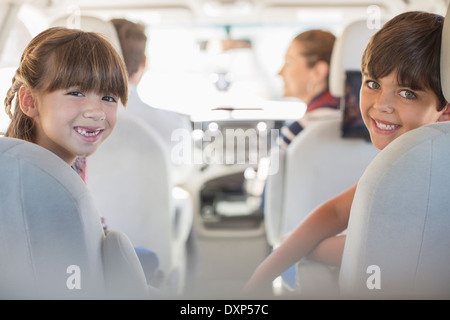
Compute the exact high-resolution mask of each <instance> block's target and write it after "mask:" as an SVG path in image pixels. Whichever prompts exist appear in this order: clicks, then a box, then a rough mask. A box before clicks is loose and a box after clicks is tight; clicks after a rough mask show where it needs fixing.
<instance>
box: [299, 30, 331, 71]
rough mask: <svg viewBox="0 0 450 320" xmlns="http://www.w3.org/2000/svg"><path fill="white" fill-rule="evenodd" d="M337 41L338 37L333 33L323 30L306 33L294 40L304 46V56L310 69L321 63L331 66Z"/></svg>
mask: <svg viewBox="0 0 450 320" xmlns="http://www.w3.org/2000/svg"><path fill="white" fill-rule="evenodd" d="M335 40H336V37H335V36H334V35H333V34H332V33H331V32H328V31H323V30H309V31H305V32H303V33H300V34H299V35H297V36H296V37H295V38H294V41H298V42H301V43H302V44H303V46H304V48H305V52H302V55H303V56H305V57H306V60H307V63H308V66H309V67H310V68H312V67H313V66H314V65H315V64H316V63H317V62H319V61H325V62H326V63H327V64H330V60H331V52H332V51H333V46H334V41H335Z"/></svg>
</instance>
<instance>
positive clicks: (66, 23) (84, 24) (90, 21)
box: [51, 16, 123, 57]
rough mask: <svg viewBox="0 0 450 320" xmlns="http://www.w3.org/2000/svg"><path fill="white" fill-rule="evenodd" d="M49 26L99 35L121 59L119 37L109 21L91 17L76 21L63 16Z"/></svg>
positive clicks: (83, 17) (80, 18) (82, 17)
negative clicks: (106, 40) (111, 46)
mask: <svg viewBox="0 0 450 320" xmlns="http://www.w3.org/2000/svg"><path fill="white" fill-rule="evenodd" d="M78 19H79V20H78ZM51 26H53V27H57V26H61V27H67V28H71V29H81V30H83V31H87V32H96V33H99V34H101V35H103V36H104V37H105V38H106V39H108V40H109V42H111V44H112V45H113V47H114V48H115V49H116V50H117V52H119V54H120V55H121V56H122V57H123V53H122V48H121V46H120V41H119V36H118V35H117V31H116V28H115V27H114V25H113V24H112V23H111V22H109V21H105V20H102V19H100V18H96V17H91V16H80V17H79V18H78V17H77V18H76V19H74V18H73V17H72V16H64V17H60V18H58V19H56V20H55V21H53V22H52V23H51Z"/></svg>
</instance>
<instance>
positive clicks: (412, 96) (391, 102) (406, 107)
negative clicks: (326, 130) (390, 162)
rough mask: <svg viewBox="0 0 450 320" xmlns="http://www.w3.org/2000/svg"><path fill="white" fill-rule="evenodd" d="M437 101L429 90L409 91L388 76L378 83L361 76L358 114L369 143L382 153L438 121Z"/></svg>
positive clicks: (392, 73) (392, 74)
mask: <svg viewBox="0 0 450 320" xmlns="http://www.w3.org/2000/svg"><path fill="white" fill-rule="evenodd" d="M438 105H439V100H438V98H437V96H436V95H435V94H434V92H433V91H432V90H430V89H422V90H412V89H411V88H409V87H406V86H403V85H401V84H399V83H398V82H397V74H396V73H395V72H391V73H390V74H389V75H387V76H385V77H384V78H381V79H373V78H371V77H370V76H366V75H365V76H364V77H363V81H362V86H361V92H360V107H361V114H362V118H363V120H364V123H365V125H366V126H367V128H368V130H369V132H370V137H371V140H372V143H373V145H374V146H375V147H377V148H378V149H380V150H382V149H384V147H386V146H387V145H388V144H389V143H390V142H392V141H393V140H394V139H395V138H397V137H399V136H400V135H402V134H403V133H405V132H407V131H410V130H413V129H416V128H418V127H420V126H423V125H426V124H430V123H434V122H437V121H439V120H440V117H441V115H442V114H443V112H444V111H437V109H438Z"/></svg>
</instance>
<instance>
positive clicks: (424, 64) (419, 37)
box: [361, 11, 447, 111]
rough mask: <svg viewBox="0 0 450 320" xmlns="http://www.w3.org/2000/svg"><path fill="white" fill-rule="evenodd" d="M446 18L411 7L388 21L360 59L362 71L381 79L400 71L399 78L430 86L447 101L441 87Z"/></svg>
mask: <svg viewBox="0 0 450 320" xmlns="http://www.w3.org/2000/svg"><path fill="white" fill-rule="evenodd" d="M443 24H444V18H443V17H442V16H440V15H437V14H432V13H427V12H420V11H411V12H406V13H402V14H400V15H398V16H396V17H394V18H392V19H391V20H390V21H388V22H387V23H386V24H385V25H384V26H383V27H382V28H381V29H380V30H379V31H378V32H377V33H376V34H375V35H374V36H373V37H372V39H371V40H370V42H369V44H368V45H367V47H366V49H365V51H364V54H363V56H362V60H361V72H362V73H363V74H365V75H368V76H370V77H372V78H374V79H380V78H382V77H385V76H387V75H389V74H390V73H391V72H392V71H396V72H397V76H398V82H399V83H400V84H402V85H405V86H408V87H410V88H412V89H416V90H417V89H424V88H427V89H431V90H432V91H433V92H434V93H435V94H436V96H437V97H438V99H439V107H438V111H441V110H442V109H443V108H444V107H445V105H446V104H447V102H446V100H445V98H444V95H443V93H442V89H441V78H440V52H441V37H442V27H443Z"/></svg>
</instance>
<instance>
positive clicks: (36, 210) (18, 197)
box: [0, 137, 150, 299]
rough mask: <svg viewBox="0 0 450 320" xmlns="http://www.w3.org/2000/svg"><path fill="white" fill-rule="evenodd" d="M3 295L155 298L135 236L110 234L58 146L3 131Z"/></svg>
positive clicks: (0, 143)
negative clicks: (54, 148) (46, 145)
mask: <svg viewBox="0 0 450 320" xmlns="http://www.w3.org/2000/svg"><path fill="white" fill-rule="evenodd" d="M0 180H1V181H2V182H3V183H2V184H1V185H0V203H1V206H0V239H1V241H0V255H1V256H2V259H1V260H0V297H1V298H2V299H105V298H124V299H128V298H130V299H133V298H139V297H140V298H148V297H150V296H148V295H147V294H148V287H147V284H146V280H145V275H144V273H143V270H142V267H141V265H140V263H139V260H138V258H137V256H136V253H135V251H134V249H133V247H132V246H131V243H130V241H129V240H128V238H127V237H126V236H125V235H124V234H122V233H120V232H111V234H109V235H108V236H105V234H104V232H103V229H102V226H101V223H100V216H99V214H98V212H97V210H96V208H95V205H94V202H93V201H92V198H91V196H90V193H89V191H88V189H87V188H86V185H85V183H84V182H83V181H82V180H81V178H80V177H79V176H78V175H77V173H76V172H75V171H74V170H73V169H72V168H71V167H70V166H69V165H68V164H67V163H66V162H64V161H63V160H61V159H60V158H59V157H58V156H56V155H55V154H53V153H52V152H50V151H48V150H46V149H44V148H42V147H40V146H38V145H36V144H33V143H30V142H26V141H23V140H19V139H13V138H5V137H2V138H0Z"/></svg>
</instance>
